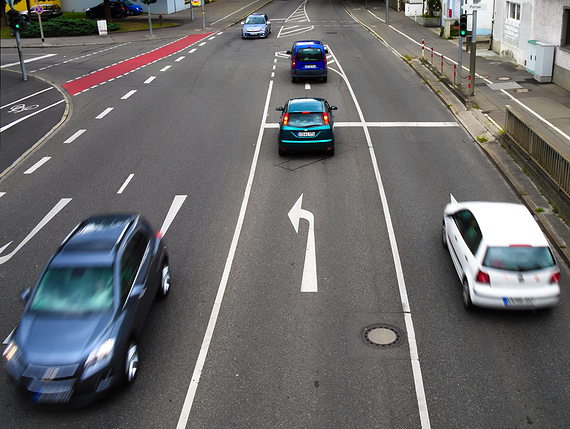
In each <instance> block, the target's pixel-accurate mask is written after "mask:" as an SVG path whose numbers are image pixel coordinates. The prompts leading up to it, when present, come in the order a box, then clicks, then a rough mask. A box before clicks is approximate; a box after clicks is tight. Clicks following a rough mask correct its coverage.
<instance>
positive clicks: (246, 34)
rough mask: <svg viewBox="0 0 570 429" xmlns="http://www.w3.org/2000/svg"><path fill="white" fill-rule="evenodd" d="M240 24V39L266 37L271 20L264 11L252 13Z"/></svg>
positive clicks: (269, 30) (269, 31)
mask: <svg viewBox="0 0 570 429" xmlns="http://www.w3.org/2000/svg"><path fill="white" fill-rule="evenodd" d="M241 24H242V26H243V27H242V30H241V38H242V39H247V38H255V37H267V36H269V34H270V33H271V21H270V20H269V17H268V16H267V15H266V14H264V13H252V14H251V15H249V16H248V17H247V18H246V19H245V21H244V22H242V23H241Z"/></svg>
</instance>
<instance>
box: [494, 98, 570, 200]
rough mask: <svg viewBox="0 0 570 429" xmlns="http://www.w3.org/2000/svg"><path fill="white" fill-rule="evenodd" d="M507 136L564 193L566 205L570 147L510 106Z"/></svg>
mask: <svg viewBox="0 0 570 429" xmlns="http://www.w3.org/2000/svg"><path fill="white" fill-rule="evenodd" d="M506 107H507V111H506V115H505V127H504V129H505V133H506V134H507V135H508V136H509V137H510V138H511V139H512V140H513V142H514V143H516V145H517V146H518V147H519V148H520V149H522V151H523V152H524V153H525V154H526V155H527V156H526V158H527V161H531V162H532V163H533V164H534V166H536V167H538V168H539V169H540V171H541V172H542V173H544V174H545V175H546V176H548V177H549V178H550V179H551V181H552V182H553V184H554V185H555V186H556V187H557V188H558V191H560V192H562V193H563V194H564V196H565V199H566V201H568V199H569V198H570V143H567V142H565V141H562V140H561V139H560V138H559V137H558V136H556V135H555V134H552V133H551V132H550V131H549V130H548V128H546V126H544V125H542V124H541V123H540V122H538V121H537V120H536V119H534V118H532V117H530V116H528V117H527V115H525V114H524V113H523V112H519V111H516V110H514V109H513V108H512V107H511V106H509V105H507V106H506Z"/></svg>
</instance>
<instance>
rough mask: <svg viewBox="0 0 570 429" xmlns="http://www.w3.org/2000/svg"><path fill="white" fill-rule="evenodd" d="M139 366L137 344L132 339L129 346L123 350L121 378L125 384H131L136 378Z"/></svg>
mask: <svg viewBox="0 0 570 429" xmlns="http://www.w3.org/2000/svg"><path fill="white" fill-rule="evenodd" d="M138 368H139V346H138V344H137V342H136V341H135V340H134V339H132V340H131V341H129V346H128V347H127V349H126V350H125V358H124V360H123V380H124V382H125V384H126V385H130V384H133V383H134V382H135V380H136V378H137V374H138V372H139V371H138Z"/></svg>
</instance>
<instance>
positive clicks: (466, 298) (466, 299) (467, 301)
mask: <svg viewBox="0 0 570 429" xmlns="http://www.w3.org/2000/svg"><path fill="white" fill-rule="evenodd" d="M461 289H462V296H463V306H464V307H465V308H466V309H467V310H471V309H472V308H473V302H472V301H471V295H470V294H469V283H468V282H467V279H463V285H462V288H461Z"/></svg>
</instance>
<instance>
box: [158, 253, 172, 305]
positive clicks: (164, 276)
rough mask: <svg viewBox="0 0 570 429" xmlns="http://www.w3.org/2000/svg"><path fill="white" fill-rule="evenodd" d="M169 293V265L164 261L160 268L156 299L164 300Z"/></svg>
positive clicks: (166, 260)
mask: <svg viewBox="0 0 570 429" xmlns="http://www.w3.org/2000/svg"><path fill="white" fill-rule="evenodd" d="M168 292H170V264H169V263H168V259H165V260H164V262H163V263H162V267H161V268H160V286H159V288H158V298H159V299H164V298H166V297H167V296H168Z"/></svg>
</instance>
